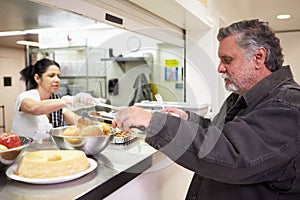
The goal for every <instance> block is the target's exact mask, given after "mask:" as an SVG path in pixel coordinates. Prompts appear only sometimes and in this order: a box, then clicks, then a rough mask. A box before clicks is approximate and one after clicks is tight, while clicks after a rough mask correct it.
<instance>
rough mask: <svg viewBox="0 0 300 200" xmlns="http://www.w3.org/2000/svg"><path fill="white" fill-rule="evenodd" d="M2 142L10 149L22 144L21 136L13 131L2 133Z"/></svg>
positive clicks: (0, 138)
mask: <svg viewBox="0 0 300 200" xmlns="http://www.w3.org/2000/svg"><path fill="white" fill-rule="evenodd" d="M0 144H2V145H4V146H6V147H7V148H8V149H11V148H14V147H18V146H22V142H21V140H20V137H19V136H18V135H17V134H15V133H12V132H7V133H2V134H1V135H0Z"/></svg>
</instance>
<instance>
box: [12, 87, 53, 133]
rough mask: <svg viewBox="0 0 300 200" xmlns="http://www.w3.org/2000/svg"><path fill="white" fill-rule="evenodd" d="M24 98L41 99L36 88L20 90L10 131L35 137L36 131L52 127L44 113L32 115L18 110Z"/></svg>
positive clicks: (43, 130) (40, 131)
mask: <svg viewBox="0 0 300 200" xmlns="http://www.w3.org/2000/svg"><path fill="white" fill-rule="evenodd" d="M25 98H31V99H34V100H35V101H41V98H40V95H39V92H38V91H37V90H36V89H32V90H28V91H25V92H22V93H21V94H20V95H19V96H18V98H17V100H16V103H15V107H14V118H13V122H12V132H14V133H17V134H18V135H22V136H27V137H32V138H36V134H37V133H45V132H46V131H47V130H50V129H51V128H52V125H51V124H50V122H49V119H48V117H47V116H46V115H45V114H44V115H32V114H28V113H24V112H22V111H20V106H21V102H22V101H23V100H24V99H25Z"/></svg>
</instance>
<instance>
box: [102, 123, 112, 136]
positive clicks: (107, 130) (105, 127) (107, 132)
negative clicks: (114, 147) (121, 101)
mask: <svg viewBox="0 0 300 200" xmlns="http://www.w3.org/2000/svg"><path fill="white" fill-rule="evenodd" d="M100 128H101V129H102V132H103V133H104V135H110V134H111V133H112V131H111V128H110V126H109V125H107V124H104V125H102V126H100Z"/></svg>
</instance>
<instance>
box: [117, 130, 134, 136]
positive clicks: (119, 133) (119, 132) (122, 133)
mask: <svg viewBox="0 0 300 200" xmlns="http://www.w3.org/2000/svg"><path fill="white" fill-rule="evenodd" d="M131 133H132V132H126V131H122V130H120V131H118V132H116V134H115V137H127V136H129V135H130V134H131Z"/></svg>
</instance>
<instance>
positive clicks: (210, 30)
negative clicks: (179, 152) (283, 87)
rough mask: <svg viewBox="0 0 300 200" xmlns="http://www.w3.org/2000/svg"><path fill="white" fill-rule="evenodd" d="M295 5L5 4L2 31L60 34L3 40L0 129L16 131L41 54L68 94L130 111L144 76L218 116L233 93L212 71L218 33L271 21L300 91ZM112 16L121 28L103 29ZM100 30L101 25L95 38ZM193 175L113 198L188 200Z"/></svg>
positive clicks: (169, 177) (166, 177) (46, 0)
mask: <svg viewBox="0 0 300 200" xmlns="http://www.w3.org/2000/svg"><path fill="white" fill-rule="evenodd" d="M299 4H300V3H299V1H298V0H288V1H284V2H282V1H281V0H265V1H259V0H206V1H205V0H202V1H198V0H189V1H180V0H164V1H161V0H152V1H144V0H128V1H127V0H123V1H118V0H111V1H109V4H107V2H105V0H97V1H95V0H72V1H68V0H34V1H28V0H1V1H0V5H1V8H2V10H1V13H0V16H1V19H3V20H2V21H1V22H0V24H1V26H0V31H24V30H27V29H41V28H49V27H52V28H53V27H56V28H58V27H59V29H57V30H53V29H47V30H46V32H43V31H42V30H39V31H40V34H36V33H29V32H27V33H26V34H25V35H15V36H5V37H0V105H4V106H5V117H3V116H2V115H1V113H0V125H1V123H2V122H3V123H4V124H5V128H6V130H10V126H11V119H12V117H13V106H14V102H15V99H16V97H17V95H18V94H19V93H20V92H22V91H24V90H25V85H24V83H23V82H22V81H20V75H19V71H20V70H21V69H22V68H24V67H25V66H26V63H28V61H29V60H30V59H29V58H31V60H32V61H34V60H35V59H38V58H40V56H42V55H46V56H49V57H51V58H55V60H57V61H58V62H59V63H60V64H61V66H62V87H61V88H60V92H61V93H62V94H66V93H67V94H73V93H76V92H77V91H82V90H83V91H88V92H90V93H92V94H93V95H94V96H96V97H101V98H103V99H106V100H109V101H110V102H111V103H112V104H113V105H116V106H120V105H128V104H129V103H130V101H131V100H132V99H133V96H134V92H135V90H134V88H133V85H134V82H135V80H137V78H138V76H139V75H140V74H142V73H144V74H145V75H146V77H147V81H148V82H149V83H155V86H156V88H157V90H158V92H159V93H161V94H162V96H163V98H164V99H165V100H166V101H175V102H187V103H189V104H191V105H192V106H198V105H199V106H203V107H206V108H207V110H204V111H203V110H200V111H203V112H204V113H205V112H206V111H208V116H213V114H214V113H215V112H217V110H218V107H219V105H220V104H221V103H222V101H223V99H224V98H225V97H226V95H227V94H228V93H227V92H226V91H225V90H224V87H223V82H222V80H221V79H220V77H219V75H218V73H217V72H216V68H217V64H218V58H217V54H216V52H217V44H218V43H217V41H216V39H215V36H216V32H217V30H218V28H219V27H220V26H223V25H228V24H229V23H231V22H233V21H236V20H240V19H245V18H260V19H262V20H266V21H269V22H270V24H271V26H272V27H273V28H274V29H275V30H276V31H277V35H278V36H279V38H280V39H281V43H282V46H283V49H284V54H285V64H290V65H291V67H292V70H293V72H294V73H295V78H296V80H297V81H298V82H300V68H299V67H298V66H299V59H298V57H297V56H298V55H299V53H300V45H299V43H300V40H299V38H300V31H299V30H300V27H299V26H300V23H299V20H300V18H299V14H300V13H299V12H298V8H299ZM285 9H288V11H289V12H291V13H292V15H293V17H292V19H291V20H285V21H275V19H274V20H273V18H275V14H277V13H280V12H285V11H286V10H285ZM69 11H71V12H69ZM170 11H172V12H170ZM107 13H111V14H113V16H117V17H119V18H117V19H122V20H123V23H122V24H116V23H112V22H111V21H107V20H106V19H105V16H107V15H106V14H107ZM99 22H105V25H103V24H102V23H101V28H99V27H98V28H97V29H95V27H94V25H95V24H96V25H97V26H98V25H100V23H99ZM75 25H76V28H74V27H75ZM29 27H30V28H29ZM71 27H72V29H71ZM86 27H89V29H84V30H83V28H86ZM149 27H150V30H149ZM16 40H30V41H38V42H39V43H40V45H41V46H40V48H39V49H38V48H36V47H33V46H30V48H28V46H22V45H18V44H16ZM110 49H111V50H110ZM120 55H122V57H121V56H120ZM123 57H125V59H123ZM126 59H127V60H126ZM184 61H186V62H184ZM166 71H167V73H165V72H166ZM166 75H167V76H166ZM116 79H117V80H118V83H119V84H118V89H117V90H114V87H109V86H110V85H113V84H114V83H115V82H116ZM4 120H5V121H4ZM0 131H1V130H0ZM168 164H169V163H168ZM191 175H192V173H191V172H190V171H188V170H186V169H183V168H181V167H179V166H177V165H174V164H172V165H169V166H168V168H167V167H165V166H164V168H161V169H159V170H157V171H156V174H155V173H154V172H151V173H146V174H144V175H143V176H139V177H138V178H137V179H136V181H133V182H131V183H129V184H128V185H127V186H125V187H123V188H121V189H120V191H119V192H116V193H114V194H112V195H111V197H110V199H119V198H120V194H122V195H121V197H123V199H126V198H127V199H129V198H132V194H134V195H135V198H140V199H149V198H150V199H151V198H155V197H157V199H183V197H184V194H185V192H186V189H187V186H188V184H189V181H190V178H191ZM178 183H180V184H178ZM174 188H175V189H174ZM170 191H172V192H170Z"/></svg>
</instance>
